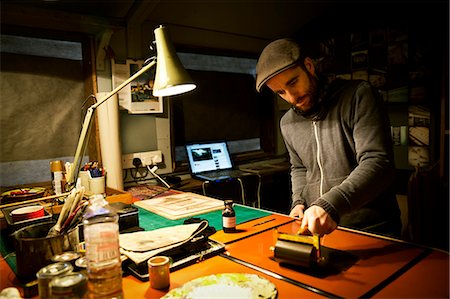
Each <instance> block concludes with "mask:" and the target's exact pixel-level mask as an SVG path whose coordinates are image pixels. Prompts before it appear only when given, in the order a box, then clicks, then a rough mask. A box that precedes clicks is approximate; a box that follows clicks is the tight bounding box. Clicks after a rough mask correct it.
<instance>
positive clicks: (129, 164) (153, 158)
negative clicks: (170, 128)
mask: <svg viewBox="0 0 450 299" xmlns="http://www.w3.org/2000/svg"><path fill="white" fill-rule="evenodd" d="M135 158H139V159H140V160H141V163H142V164H141V167H145V166H147V165H150V166H151V165H154V164H157V163H161V162H162V152H161V151H160V150H158V151H151V152H140V153H133V154H126V155H122V168H123V169H128V168H135V166H134V165H133V159H135Z"/></svg>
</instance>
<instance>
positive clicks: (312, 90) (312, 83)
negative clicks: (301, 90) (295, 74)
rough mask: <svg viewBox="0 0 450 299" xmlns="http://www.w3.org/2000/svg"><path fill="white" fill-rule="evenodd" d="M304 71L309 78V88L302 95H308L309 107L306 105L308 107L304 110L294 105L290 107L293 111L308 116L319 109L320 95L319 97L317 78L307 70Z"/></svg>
mask: <svg viewBox="0 0 450 299" xmlns="http://www.w3.org/2000/svg"><path fill="white" fill-rule="evenodd" d="M306 73H307V75H308V79H309V88H308V91H307V92H306V93H305V95H304V96H303V97H309V99H310V103H311V105H310V107H308V109H305V110H302V109H300V108H297V107H296V106H292V109H294V111H295V112H297V113H299V114H301V115H303V116H306V117H308V116H310V115H313V114H315V113H316V112H317V111H318V110H319V106H320V105H319V102H320V97H319V79H318V78H317V77H315V76H313V75H312V74H311V73H310V72H308V71H307V72H306ZM303 97H302V98H303Z"/></svg>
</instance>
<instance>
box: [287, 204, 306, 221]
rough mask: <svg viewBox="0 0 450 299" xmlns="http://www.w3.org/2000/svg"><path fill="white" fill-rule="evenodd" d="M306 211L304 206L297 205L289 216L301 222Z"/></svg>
mask: <svg viewBox="0 0 450 299" xmlns="http://www.w3.org/2000/svg"><path fill="white" fill-rule="evenodd" d="M304 210H305V206H304V205H296V206H295V207H294V208H293V209H292V210H291V212H290V213H289V216H290V217H295V218H299V219H300V220H301V219H303V211H304Z"/></svg>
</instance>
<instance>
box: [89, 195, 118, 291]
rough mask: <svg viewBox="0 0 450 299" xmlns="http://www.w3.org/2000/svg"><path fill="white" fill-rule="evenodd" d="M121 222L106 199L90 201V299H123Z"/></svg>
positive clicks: (93, 197)
mask: <svg viewBox="0 0 450 299" xmlns="http://www.w3.org/2000/svg"><path fill="white" fill-rule="evenodd" d="M118 219H119V217H118V215H117V214H116V213H115V212H114V211H113V210H112V209H111V207H110V206H109V205H108V202H107V201H106V200H105V199H104V197H103V195H101V194H96V195H94V196H91V197H90V198H89V206H88V208H87V209H86V212H85V214H84V220H83V224H84V230H83V232H84V240H85V245H86V261H87V275H88V298H123V291H122V263H121V260H120V251H119V224H118Z"/></svg>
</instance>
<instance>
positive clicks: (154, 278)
mask: <svg viewBox="0 0 450 299" xmlns="http://www.w3.org/2000/svg"><path fill="white" fill-rule="evenodd" d="M147 263H148V274H149V280H150V286H151V287H152V288H153V289H158V290H161V289H166V288H168V287H169V285H170V259H169V258H168V257H167V256H155V257H152V258H150V259H149V260H148V262H147Z"/></svg>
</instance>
